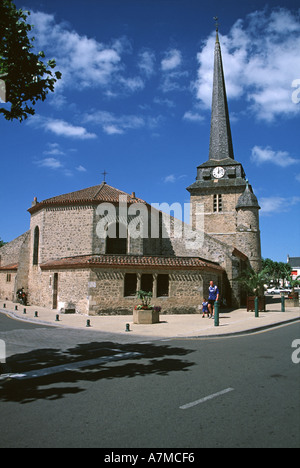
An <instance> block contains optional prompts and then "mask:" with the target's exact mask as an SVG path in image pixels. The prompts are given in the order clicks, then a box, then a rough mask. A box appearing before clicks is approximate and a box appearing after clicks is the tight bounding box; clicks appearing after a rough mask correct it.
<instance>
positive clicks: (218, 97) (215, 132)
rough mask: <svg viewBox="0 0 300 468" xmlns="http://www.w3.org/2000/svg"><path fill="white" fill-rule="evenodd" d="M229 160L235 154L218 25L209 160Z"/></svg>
mask: <svg viewBox="0 0 300 468" xmlns="http://www.w3.org/2000/svg"><path fill="white" fill-rule="evenodd" d="M228 158H231V159H234V154H233V146H232V137H231V129H230V121H229V111H228V104H227V95H226V87H225V79H224V71H223V63H222V53H221V46H220V42H219V32H218V25H217V34H216V45H215V62H214V81H213V97H212V113H211V130H210V145H209V159H210V160H217V161H222V160H223V159H228Z"/></svg>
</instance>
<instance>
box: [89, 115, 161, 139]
mask: <svg viewBox="0 0 300 468" xmlns="http://www.w3.org/2000/svg"><path fill="white" fill-rule="evenodd" d="M161 120H162V118H161V117H160V116H158V117H145V116H141V115H120V116H117V115H115V114H113V113H112V112H106V111H94V112H90V113H88V114H85V115H84V117H83V121H84V122H85V123H93V124H94V125H100V126H101V127H102V130H103V131H104V133H106V134H107V135H122V134H124V133H126V132H127V131H129V130H139V129H141V128H149V129H151V130H152V129H154V128H156V127H157V126H158V125H159V124H160V122H161Z"/></svg>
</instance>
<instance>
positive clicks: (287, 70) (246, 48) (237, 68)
mask: <svg viewBox="0 0 300 468" xmlns="http://www.w3.org/2000/svg"><path fill="white" fill-rule="evenodd" d="M220 42H221V48H222V56H223V64H224V72H225V80H226V87H227V94H228V98H229V99H237V98H241V97H242V96H243V97H245V98H246V99H247V101H248V106H249V108H250V109H251V110H252V112H254V113H255V115H256V116H257V117H258V118H259V119H262V120H266V121H272V120H273V119H275V118H276V117H278V116H281V115H283V116H294V115H296V114H299V111H300V106H297V105H295V104H294V103H293V102H292V90H291V84H292V82H293V81H294V80H295V79H296V78H298V77H300V61H299V53H298V51H299V49H300V23H299V19H298V16H297V14H293V13H292V12H290V11H288V10H287V9H284V8H280V9H276V10H273V11H272V12H271V13H268V12H267V10H263V11H256V12H254V13H252V14H250V15H248V17H247V19H246V21H245V22H243V21H242V20H238V21H237V22H236V23H235V24H234V26H233V27H232V28H231V30H230V32H229V34H228V35H227V36H225V35H224V36H223V35H220ZM214 44H215V35H213V36H210V37H209V38H208V39H207V40H206V42H205V43H204V45H203V48H202V51H201V52H200V53H199V54H198V62H199V70H198V80H197V82H196V83H195V90H196V95H197V98H198V99H199V100H200V101H201V102H202V104H203V105H204V106H205V107H206V108H210V106H211V96H212V77H213V74H212V73H213V72H212V70H213V49H214Z"/></svg>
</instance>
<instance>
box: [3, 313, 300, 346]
mask: <svg viewBox="0 0 300 468" xmlns="http://www.w3.org/2000/svg"><path fill="white" fill-rule="evenodd" d="M0 313H2V314H4V315H6V316H7V317H9V318H11V319H13V320H17V321H19V322H27V323H31V324H36V325H45V326H48V327H53V328H69V329H72V330H85V328H84V327H74V326H71V325H66V324H63V323H61V322H56V323H52V322H47V321H45V320H40V319H39V318H36V319H33V318H30V317H20V316H19V315H17V314H15V313H14V312H13V311H9V310H6V309H0ZM296 322H300V317H296V318H292V319H289V320H284V321H281V322H276V323H271V324H269V325H262V326H258V327H255V328H248V329H246V330H240V331H236V332H228V333H219V334H216V335H192V336H190V335H187V336H176V335H175V336H172V337H169V336H165V337H163V336H160V337H156V336H151V337H150V336H148V335H147V338H148V339H154V338H155V339H156V340H164V339H174V340H179V339H182V340H185V339H190V340H191V339H216V338H229V337H233V336H236V337H237V336H243V335H251V334H255V333H258V332H260V331H264V330H271V329H272V328H277V327H280V326H283V325H289V324H291V323H296ZM89 331H92V332H98V333H102V334H105V335H112V334H113V335H123V333H115V332H107V331H101V330H95V329H93V328H89ZM135 336H136V338H138V337H141V338H143V337H145V335H135Z"/></svg>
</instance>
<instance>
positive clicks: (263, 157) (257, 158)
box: [251, 146, 300, 167]
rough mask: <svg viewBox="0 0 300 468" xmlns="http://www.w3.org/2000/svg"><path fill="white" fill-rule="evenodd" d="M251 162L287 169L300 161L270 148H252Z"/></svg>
mask: <svg viewBox="0 0 300 468" xmlns="http://www.w3.org/2000/svg"><path fill="white" fill-rule="evenodd" d="M251 160H252V161H253V162H254V163H255V164H257V165H261V164H264V163H272V164H275V165H276V166H280V167H288V166H291V165H293V164H299V163H300V160H298V159H295V158H292V157H291V156H290V155H289V153H288V152H287V151H274V150H272V148H271V147H270V146H267V147H266V148H262V147H260V146H254V148H252V155H251Z"/></svg>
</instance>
